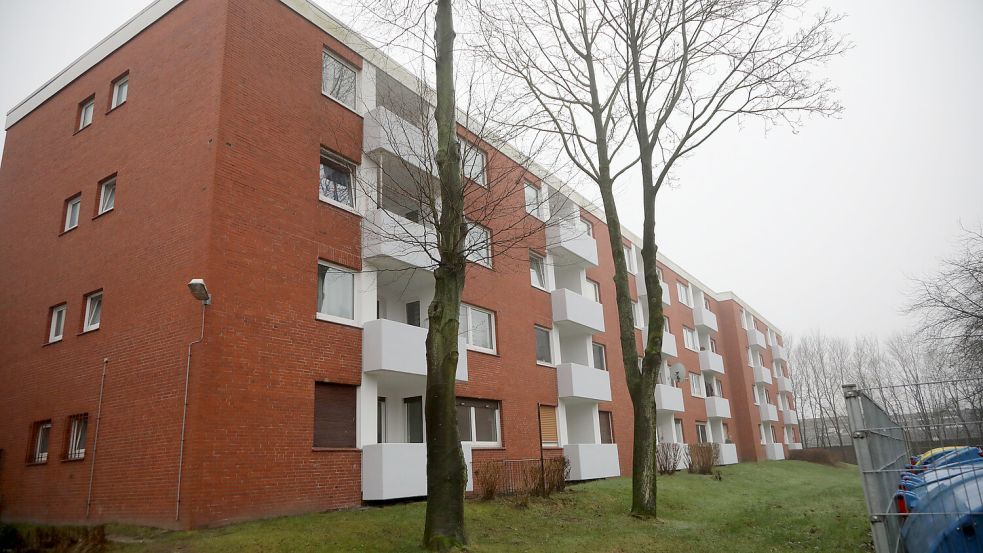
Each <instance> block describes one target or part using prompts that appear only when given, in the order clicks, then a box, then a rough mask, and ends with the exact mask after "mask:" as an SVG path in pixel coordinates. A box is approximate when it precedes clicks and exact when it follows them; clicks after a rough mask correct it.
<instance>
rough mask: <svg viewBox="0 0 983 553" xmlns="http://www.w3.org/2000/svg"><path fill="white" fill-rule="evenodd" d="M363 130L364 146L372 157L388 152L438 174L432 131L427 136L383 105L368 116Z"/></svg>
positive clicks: (434, 139) (434, 138)
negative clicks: (432, 154)
mask: <svg viewBox="0 0 983 553" xmlns="http://www.w3.org/2000/svg"><path fill="white" fill-rule="evenodd" d="M362 129H363V133H364V138H363V143H362V147H363V148H364V149H365V151H366V152H368V153H369V154H374V153H377V152H379V151H382V152H386V153H388V154H390V155H394V156H396V157H399V158H401V159H403V160H405V161H407V162H409V163H411V164H412V165H414V166H416V167H417V168H419V169H422V170H424V171H427V172H429V173H431V174H432V175H434V176H436V175H437V173H436V171H437V164H436V163H435V162H434V160H433V157H432V156H431V155H429V154H430V153H432V152H436V151H437V149H436V147H435V145H436V142H437V141H436V137H435V135H434V133H433V132H428V133H424V132H423V131H422V130H421V129H420V128H419V127H416V126H415V125H413V124H411V123H410V122H408V121H406V120H405V119H403V118H401V117H400V116H398V115H396V114H395V113H393V112H391V111H389V110H388V109H386V108H385V107H383V106H377V107H376V108H375V109H373V110H372V111H370V112H369V113H368V114H366V116H365V120H364V123H363V125H362Z"/></svg>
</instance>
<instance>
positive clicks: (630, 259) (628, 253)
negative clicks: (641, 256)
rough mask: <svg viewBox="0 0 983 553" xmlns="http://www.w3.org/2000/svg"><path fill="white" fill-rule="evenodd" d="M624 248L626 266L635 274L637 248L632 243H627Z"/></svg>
mask: <svg viewBox="0 0 983 553" xmlns="http://www.w3.org/2000/svg"><path fill="white" fill-rule="evenodd" d="M624 249H625V266H626V267H627V268H628V272H629V273H631V274H635V256H634V251H635V250H634V248H632V246H631V244H625V246H624Z"/></svg>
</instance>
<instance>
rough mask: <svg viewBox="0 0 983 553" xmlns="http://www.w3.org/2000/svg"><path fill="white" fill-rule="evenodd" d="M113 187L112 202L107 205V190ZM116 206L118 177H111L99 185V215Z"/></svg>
mask: <svg viewBox="0 0 983 553" xmlns="http://www.w3.org/2000/svg"><path fill="white" fill-rule="evenodd" d="M109 189H112V194H113V196H112V204H111V205H109V206H107V205H106V192H107V190H109ZM115 207H116V177H110V178H108V179H106V180H105V181H103V182H102V184H100V185H99V213H97V215H102V214H103V213H106V212H109V211H112V210H113V208H115Z"/></svg>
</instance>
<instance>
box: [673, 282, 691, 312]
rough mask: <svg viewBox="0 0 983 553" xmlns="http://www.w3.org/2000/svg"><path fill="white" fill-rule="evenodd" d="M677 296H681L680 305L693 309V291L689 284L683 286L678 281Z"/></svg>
mask: <svg viewBox="0 0 983 553" xmlns="http://www.w3.org/2000/svg"><path fill="white" fill-rule="evenodd" d="M676 295H677V296H679V303H681V304H683V305H685V306H686V307H689V308H691V309H692V307H693V291H692V290H691V289H690V287H689V284H683V283H682V282H680V281H678V280H677V281H676Z"/></svg>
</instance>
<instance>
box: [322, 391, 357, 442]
mask: <svg viewBox="0 0 983 553" xmlns="http://www.w3.org/2000/svg"><path fill="white" fill-rule="evenodd" d="M314 447H355V386H348V385H345V384H328V383H325V382H317V383H315V385H314Z"/></svg>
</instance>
